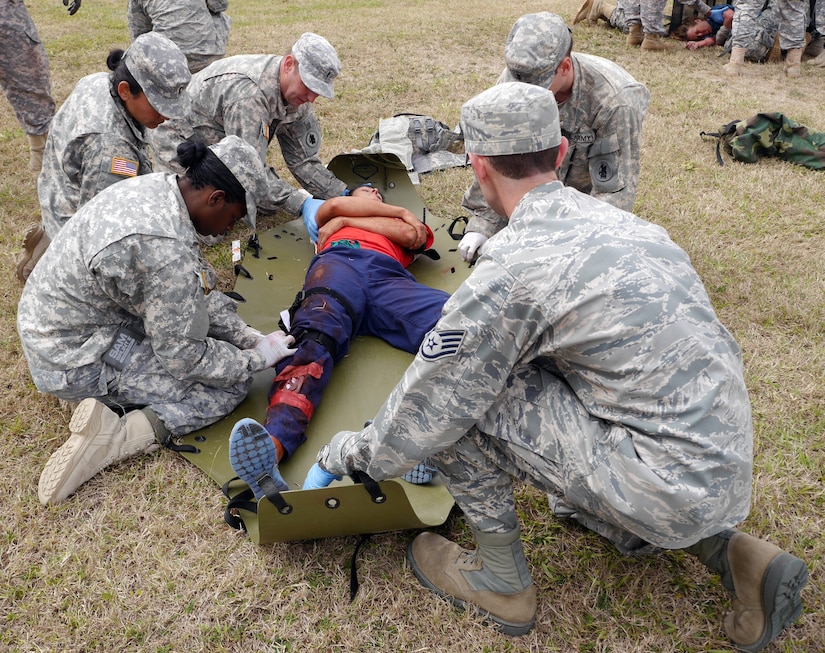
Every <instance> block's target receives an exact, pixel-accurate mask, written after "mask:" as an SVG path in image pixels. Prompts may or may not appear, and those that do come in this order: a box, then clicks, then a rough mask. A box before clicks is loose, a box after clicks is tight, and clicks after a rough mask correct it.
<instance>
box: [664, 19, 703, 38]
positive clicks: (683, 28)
mask: <svg viewBox="0 0 825 653" xmlns="http://www.w3.org/2000/svg"><path fill="white" fill-rule="evenodd" d="M700 20H704V21H707V23H708V24H710V21H709V20H708V19H707V18H704V17H702V16H688V17H687V18H685V19H684V20H683V21H682V22H681V23H679V27H677V28H676V29H674V30H673V31H672V32H671V33H670V38H672V39H676V40H677V41H687V40H688V37H687V31H688V27H693V26H694V25H695V24H696V23H698V22H699V21H700Z"/></svg>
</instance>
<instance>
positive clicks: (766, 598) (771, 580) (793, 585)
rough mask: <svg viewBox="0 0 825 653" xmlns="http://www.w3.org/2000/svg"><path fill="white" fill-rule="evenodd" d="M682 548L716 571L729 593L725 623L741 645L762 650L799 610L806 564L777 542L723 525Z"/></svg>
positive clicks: (806, 572)
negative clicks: (721, 530)
mask: <svg viewBox="0 0 825 653" xmlns="http://www.w3.org/2000/svg"><path fill="white" fill-rule="evenodd" d="M685 550H686V551H687V552H688V553H692V554H693V555H695V556H697V557H698V558H699V559H700V560H701V561H702V562H703V563H704V564H705V565H706V566H707V567H708V569H710V570H711V571H713V572H716V573H717V574H719V575H720V576H721V579H722V585H724V587H725V588H726V589H727V590H728V591H729V592H731V593H732V594H733V596H734V599H733V604H732V606H731V607H732V609H731V611H730V612H728V614H727V615H726V616H725V621H724V626H725V632H726V633H727V635H728V637H730V639H731V640H732V641H733V642H734V644H736V645H737V646H738V647H739V648H740V649H742V650H744V651H748V652H749V653H756V652H757V651H761V650H762V649H764V648H765V647H766V646H767V645H768V644H769V643H770V642H772V641H773V640H774V638H776V636H777V635H779V634H780V633H781V632H782V631H783V630H785V628H787V627H788V626H790V625H791V624H792V623H793V622H794V621H796V620H797V618H798V617H799V615H801V614H802V601H801V600H800V598H799V595H800V593H801V591H802V588H803V587H805V584H806V583H807V582H808V567H807V566H806V565H805V563H804V561H802V560H800V559H799V558H797V557H796V556H793V555H791V554H790V553H786V552H785V551H783V550H782V549H780V548H779V547H778V546H775V545H773V544H771V543H770V542H765V541H764V540H760V539H758V538H755V537H752V536H751V535H746V534H745V533H740V532H739V531H736V530H728V531H725V532H723V533H720V534H718V535H713V536H711V537H708V538H705V539H704V540H702V541H701V542H699V543H697V544H694V545H693V546H691V547H689V548H687V549H685Z"/></svg>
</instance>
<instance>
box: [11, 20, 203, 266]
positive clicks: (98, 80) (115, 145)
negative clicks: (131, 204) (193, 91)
mask: <svg viewBox="0 0 825 653" xmlns="http://www.w3.org/2000/svg"><path fill="white" fill-rule="evenodd" d="M107 65H108V66H109V69H110V70H112V71H113V72H112V73H94V74H93V75H88V76H87V77H84V78H83V79H81V80H80V81H79V82H78V83H77V86H75V88H74V90H73V91H72V93H71V95H69V97H68V98H66V101H65V102H64V103H63V105H62V106H61V107H60V110H59V111H58V112H57V115H56V116H55V118H54V121H53V123H52V130H51V134H50V135H49V139H48V141H47V142H46V150H45V153H44V158H43V167H42V170H41V172H40V177H39V178H38V180H37V194H38V196H39V199H40V214H41V220H42V224H38V225H34V226H33V227H32V228H31V229H30V230H29V232H28V233H27V234H26V237H25V239H24V241H23V253H22V255H21V256H20V258H19V260H18V264H17V276H18V278H19V279H20V281H25V280H26V279H27V278H28V276H29V274H30V273H31V271H32V269H33V268H34V266H35V265H36V263H37V261H38V260H39V258H40V257H41V256H42V254H43V252H44V251H45V250H46V247H47V246H48V244H49V241H50V239H52V238H54V237H56V236H57V232H58V231H60V229H61V228H62V227H63V225H64V224H66V222H68V220H69V218H71V217H72V216H73V215H74V214H75V213H76V212H77V210H78V209H79V208H80V207H81V206H83V205H84V204H85V203H86V202H88V201H89V200H90V199H91V198H93V197H94V196H95V195H97V194H98V193H99V192H100V191H102V190H103V189H104V188H108V187H109V186H111V185H112V184H114V183H116V182H119V181H122V180H124V179H128V178H129V177H135V176H137V175H145V174H148V173H149V172H151V171H152V166H151V162H150V159H149V143H148V142H147V140H146V132H147V130H149V129H154V128H155V127H157V126H158V125H159V124H160V123H162V122H163V121H164V120H166V119H167V118H176V117H179V116H181V115H183V114H184V113H185V112H186V110H187V107H188V104H189V98H188V96H187V94H186V85H187V84H188V83H189V80H190V79H191V77H192V75H191V73H190V72H189V69H188V68H187V67H186V59H185V58H184V56H183V53H182V52H181V51H180V50H179V49H178V47H177V46H176V45H175V44H174V43H172V41H170V40H169V39H167V38H166V37H165V36H161V35H160V34H155V33H153V32H150V33H149V34H144V35H143V36H140V37H138V38H137V40H136V41H135V42H134V43H132V45H130V46H129V48H128V49H127V50H126V51H125V52H124V51H123V50H113V51H112V52H111V53H110V54H109V57H108V59H107Z"/></svg>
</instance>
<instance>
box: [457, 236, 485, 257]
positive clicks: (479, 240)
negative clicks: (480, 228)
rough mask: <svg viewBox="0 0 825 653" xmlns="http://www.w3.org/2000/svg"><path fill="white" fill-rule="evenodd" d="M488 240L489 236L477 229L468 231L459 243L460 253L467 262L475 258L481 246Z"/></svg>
mask: <svg viewBox="0 0 825 653" xmlns="http://www.w3.org/2000/svg"><path fill="white" fill-rule="evenodd" d="M486 242H487V236H485V235H483V234H480V233H478V232H477V231H468V232H467V233H466V234H464V238H462V239H461V242H459V243H458V253H459V254H461V258H463V259H464V260H465V261H467V263H469V262H470V261H472V260H473V258H474V257H475V255H476V252H478V249H479V247H481V246H482V245H483V244H484V243H486Z"/></svg>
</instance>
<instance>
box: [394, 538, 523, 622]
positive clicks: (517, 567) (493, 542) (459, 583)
mask: <svg viewBox="0 0 825 653" xmlns="http://www.w3.org/2000/svg"><path fill="white" fill-rule="evenodd" d="M474 534H475V538H476V544H477V545H478V549H477V550H476V551H469V550H467V549H464V548H462V547H460V546H459V545H458V544H455V543H454V542H450V541H449V540H447V539H445V538H443V537H441V536H440V535H436V534H435V533H430V532H425V533H421V535H419V536H418V537H416V538H415V539H414V540H413V541H412V542H411V543H410V546H409V547H408V548H407V560H408V561H409V563H410V567H411V568H412V570H413V573H414V574H415V575H416V577H417V578H418V580H419V581H421V583H422V584H423V585H424V586H425V587H427V588H428V589H430V590H431V591H433V592H435V593H436V594H438V595H439V596H441V597H443V598H445V599H447V600H448V601H450V602H451V603H452V604H453V605H455V606H456V607H459V608H469V609H471V610H475V611H476V612H478V613H479V614H481V615H483V616H485V617H486V618H488V619H490V620H491V621H493V622H494V623H495V624H496V626H497V628H498V629H499V630H500V631H501V632H503V633H504V634H506V635H524V634H525V633H528V632H530V630H531V629H532V628H533V626H534V625H535V623H536V586H535V585H534V584H533V580H532V578H531V577H530V572H529V571H528V569H527V560H526V559H525V558H524V551H523V549H522V548H521V534H520V531H519V529H518V528H517V529H515V530H513V531H509V532H507V533H481V532H478V531H474Z"/></svg>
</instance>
